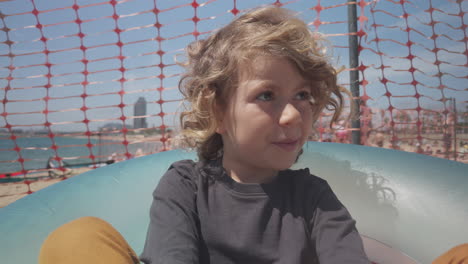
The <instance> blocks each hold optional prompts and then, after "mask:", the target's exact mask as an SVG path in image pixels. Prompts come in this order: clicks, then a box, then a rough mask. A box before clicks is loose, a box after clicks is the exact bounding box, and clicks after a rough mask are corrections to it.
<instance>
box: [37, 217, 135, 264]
mask: <svg viewBox="0 0 468 264" xmlns="http://www.w3.org/2000/svg"><path fill="white" fill-rule="evenodd" d="M59 263H60V264H83V263H90V264H91V263H96V264H100V263H103V264H108V263H113V264H138V263H140V262H139V260H138V257H137V255H136V254H135V252H134V251H133V249H132V248H131V247H130V246H129V245H128V243H127V241H125V239H124V238H123V236H122V235H121V234H120V233H119V232H118V231H117V230H116V229H115V228H114V227H112V226H111V225H110V224H109V223H108V222H106V221H104V220H102V219H99V218H96V217H83V218H79V219H77V220H74V221H71V222H69V223H66V224H64V225H62V226H60V227H59V228H57V229H56V230H54V231H53V232H52V233H51V234H50V235H49V236H48V237H47V238H46V240H45V241H44V243H43V244H42V248H41V251H40V253H39V264H59Z"/></svg>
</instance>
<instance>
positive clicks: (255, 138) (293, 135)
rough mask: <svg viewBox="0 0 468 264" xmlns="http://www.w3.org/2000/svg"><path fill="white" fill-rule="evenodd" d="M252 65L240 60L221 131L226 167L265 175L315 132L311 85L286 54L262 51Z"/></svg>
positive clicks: (250, 174) (295, 153) (292, 159)
mask: <svg viewBox="0 0 468 264" xmlns="http://www.w3.org/2000/svg"><path fill="white" fill-rule="evenodd" d="M250 66H251V67H242V65H241V66H240V69H241V70H240V73H239V82H238V83H239V85H238V87H237V88H236V90H235V91H234V92H233V94H232V95H231V96H230V97H229V98H228V105H227V106H226V108H225V112H224V113H223V116H222V118H223V119H222V120H221V124H220V127H219V128H218V133H220V134H221V135H222V138H223V144H224V156H223V165H224V167H225V168H226V169H228V170H229V171H234V172H236V173H237V174H244V176H245V177H255V178H257V179H262V178H263V179H267V178H268V175H270V176H272V175H275V174H276V172H277V171H278V170H284V169H287V168H289V167H290V166H291V165H292V164H293V163H294V162H295V160H296V158H297V156H298V154H299V152H300V150H301V149H302V146H303V144H304V142H305V141H306V139H307V137H308V136H309V134H310V132H311V129H312V123H313V120H312V106H311V104H310V90H311V87H310V86H309V84H308V83H307V82H306V81H305V80H304V78H303V77H302V76H301V75H300V73H299V71H298V70H297V68H296V67H295V65H294V64H293V63H291V62H290V61H289V60H287V59H285V58H280V57H264V56H261V57H257V58H256V59H254V60H253V61H252V65H250ZM239 176H242V175H239ZM265 177H266V178H265Z"/></svg>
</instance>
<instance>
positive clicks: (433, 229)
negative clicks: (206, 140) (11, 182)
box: [0, 142, 468, 264]
mask: <svg viewBox="0 0 468 264" xmlns="http://www.w3.org/2000/svg"><path fill="white" fill-rule="evenodd" d="M195 156H196V155H195V154H194V153H188V152H184V151H181V150H174V151H169V152H164V153H158V154H154V155H150V156H146V157H141V158H138V159H133V160H129V161H125V162H121V163H117V164H113V165H110V166H106V167H104V168H99V169H96V170H93V171H90V172H88V173H84V174H82V175H79V176H76V177H73V178H71V179H68V180H66V181H63V182H60V183H58V184H55V185H53V186H50V187H48V188H46V189H43V190H41V191H38V192H36V193H33V194H31V195H28V196H27V197H25V198H23V199H20V200H18V201H17V202H15V203H13V204H11V205H9V206H7V207H5V208H2V209H0V256H1V257H0V258H1V262H2V263H15V264H22V263H24V264H29V263H37V256H38V253H39V249H40V247H41V244H42V242H43V241H44V239H45V238H46V237H47V235H48V234H49V233H50V232H51V231H52V230H54V229H56V228H57V227H59V226H60V225H62V224H64V223H66V222H69V221H71V220H73V219H76V218H79V217H82V216H96V217H100V218H102V219H104V220H106V221H108V222H110V223H111V224H112V225H113V226H114V227H115V228H117V230H119V231H120V232H121V233H122V234H123V236H124V237H125V238H126V239H127V241H128V242H129V244H130V245H131V246H132V248H134V249H135V251H136V252H137V253H139V252H141V250H142V248H143V244H144V241H145V235H146V229H147V226H148V222H149V216H148V212H149V207H150V204H151V202H152V197H151V194H152V191H153V190H154V188H155V186H156V185H157V183H158V181H159V179H160V177H161V176H162V175H163V174H164V172H165V171H166V170H167V168H168V167H169V165H170V164H171V163H172V162H174V161H177V160H180V159H194V158H195ZM295 167H309V168H310V169H311V172H312V173H314V174H315V175H318V176H320V177H322V178H324V179H326V180H327V181H328V182H329V183H330V185H331V186H332V188H333V189H334V191H335V192H336V193H337V195H338V197H339V198H340V200H341V201H342V202H343V203H344V204H345V205H346V206H347V207H348V209H349V210H350V212H351V214H352V215H353V216H354V218H355V219H356V220H357V224H358V229H359V231H360V233H361V234H363V236H364V242H365V244H366V251H367V252H368V254H369V255H370V257H371V260H374V261H376V262H379V263H392V262H393V263H431V261H432V260H433V259H434V258H435V257H437V256H438V255H440V254H442V253H443V252H445V251H447V250H448V249H450V248H452V247H453V246H455V245H458V244H462V243H466V242H468V228H466V224H467V223H468V206H467V204H468V165H466V164H463V163H458V162H454V161H449V160H443V159H438V158H433V157H429V156H424V155H419V154H413V153H406V152H401V151H395V150H387V149H380V148H372V147H363V146H356V145H345V144H336V143H317V142H309V143H308V144H307V145H306V146H305V147H304V154H303V155H302V156H301V158H300V160H299V161H298V163H297V164H296V165H295ZM377 241H379V242H377ZM392 251H394V252H396V253H395V254H393V253H391V252H392ZM399 252H401V254H400V253H399ZM386 253H390V254H387V256H386V257H387V258H390V259H389V260H386V259H385V257H384V255H386ZM380 254H383V255H381V256H380ZM399 254H400V255H401V256H398V255H399ZM406 255H407V256H409V257H406ZM389 256H390V257H389ZM400 257H401V259H400V260H397V258H400Z"/></svg>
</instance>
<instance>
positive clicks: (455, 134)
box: [452, 98, 458, 161]
mask: <svg viewBox="0 0 468 264" xmlns="http://www.w3.org/2000/svg"><path fill="white" fill-rule="evenodd" d="M452 100H453V157H454V159H455V161H457V125H458V118H457V101H456V99H455V98H452Z"/></svg>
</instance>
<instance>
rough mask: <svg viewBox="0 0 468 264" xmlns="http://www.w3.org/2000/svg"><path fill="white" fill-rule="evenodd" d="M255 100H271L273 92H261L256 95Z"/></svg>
mask: <svg viewBox="0 0 468 264" xmlns="http://www.w3.org/2000/svg"><path fill="white" fill-rule="evenodd" d="M257 100H260V101H271V100H273V92H270V91H267V92H263V93H261V94H260V95H258V96H257Z"/></svg>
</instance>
